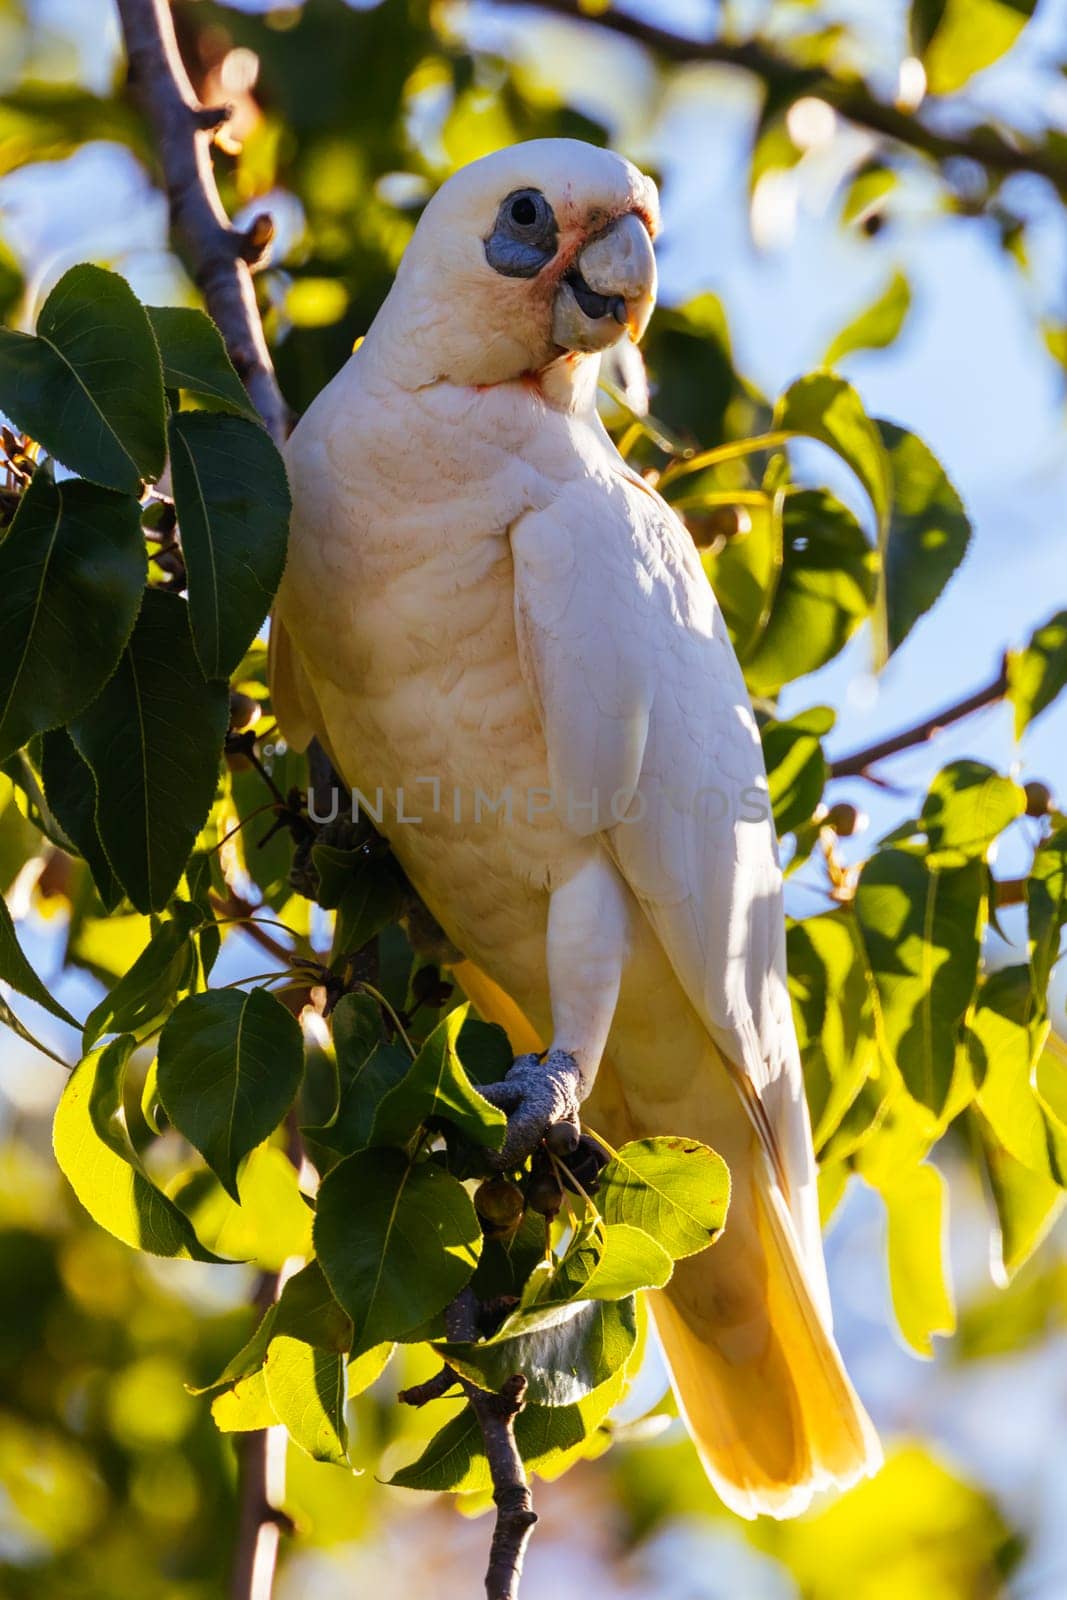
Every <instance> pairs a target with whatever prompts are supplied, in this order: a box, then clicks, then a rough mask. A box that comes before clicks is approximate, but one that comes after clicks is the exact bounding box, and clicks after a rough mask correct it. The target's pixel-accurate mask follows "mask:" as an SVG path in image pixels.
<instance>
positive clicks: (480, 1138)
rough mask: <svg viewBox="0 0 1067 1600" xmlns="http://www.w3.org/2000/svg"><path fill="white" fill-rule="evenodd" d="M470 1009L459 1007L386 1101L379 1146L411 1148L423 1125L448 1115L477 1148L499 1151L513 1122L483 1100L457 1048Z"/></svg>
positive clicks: (377, 1123)
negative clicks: (412, 1138) (411, 1141)
mask: <svg viewBox="0 0 1067 1600" xmlns="http://www.w3.org/2000/svg"><path fill="white" fill-rule="evenodd" d="M469 1009H470V1008H469V1007H468V1006H457V1007H456V1008H455V1010H454V1011H450V1012H449V1014H448V1016H447V1017H445V1018H444V1020H443V1021H442V1022H439V1023H438V1025H437V1027H436V1028H435V1029H434V1030H433V1032H432V1033H431V1034H430V1036H429V1038H428V1039H427V1040H426V1043H425V1044H424V1045H423V1047H422V1049H421V1050H420V1051H419V1053H418V1055H417V1056H416V1057H415V1060H414V1061H413V1062H412V1064H411V1067H410V1069H409V1070H408V1072H407V1073H406V1074H405V1076H404V1077H403V1078H401V1080H400V1082H399V1083H397V1084H396V1085H395V1086H394V1087H393V1088H392V1089H390V1090H389V1091H388V1092H387V1093H386V1094H385V1096H384V1097H383V1099H382V1101H381V1103H380V1105H379V1106H378V1112H377V1115H376V1116H375V1119H374V1131H373V1136H372V1137H373V1140H374V1143H375V1144H405V1143H406V1142H407V1141H408V1139H410V1138H411V1136H412V1134H413V1133H414V1132H415V1131H416V1130H417V1129H418V1127H419V1126H420V1124H423V1123H425V1122H427V1121H429V1120H430V1118H434V1119H436V1118H438V1117H443V1118H444V1119H445V1120H446V1121H448V1122H451V1123H452V1124H453V1126H455V1127H456V1128H458V1129H459V1131H460V1132H461V1133H462V1134H464V1135H465V1136H466V1137H467V1138H468V1139H470V1140H471V1142H472V1143H474V1144H481V1145H487V1146H488V1147H489V1148H490V1149H491V1150H499V1149H500V1147H501V1145H502V1144H503V1143H504V1135H505V1134H506V1133H507V1126H508V1122H507V1118H506V1117H505V1115H504V1113H503V1112H502V1111H500V1110H498V1109H497V1107H496V1106H492V1105H490V1104H489V1101H488V1100H485V1099H483V1098H482V1096H481V1095H480V1094H479V1093H478V1091H477V1089H475V1087H474V1085H473V1084H472V1083H471V1081H470V1079H469V1078H468V1077H467V1074H466V1072H465V1071H464V1070H463V1066H462V1063H461V1062H460V1059H459V1055H458V1053H457V1050H456V1042H457V1040H458V1038H459V1032H460V1029H461V1028H462V1026H463V1024H464V1022H465V1021H466V1018H467V1012H468V1010H469Z"/></svg>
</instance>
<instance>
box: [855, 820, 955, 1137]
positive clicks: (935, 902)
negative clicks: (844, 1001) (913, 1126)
mask: <svg viewBox="0 0 1067 1600" xmlns="http://www.w3.org/2000/svg"><path fill="white" fill-rule="evenodd" d="M985 877H986V868H985V865H984V863H983V862H982V861H977V860H976V861H971V862H970V863H969V864H968V865H967V866H964V867H957V868H954V869H950V870H946V871H943V872H938V871H934V870H932V869H931V868H930V867H928V866H927V864H926V862H925V861H924V860H923V858H922V856H921V855H920V854H918V853H916V852H914V851H911V850H905V849H889V850H880V851H879V852H878V853H877V855H874V856H872V857H871V859H870V861H868V862H867V865H866V866H865V867H864V869H863V871H862V873H861V874H860V880H859V885H858V887H857V890H856V901H855V904H856V917H857V920H858V922H859V925H860V929H861V932H862V934H863V941H864V946H865V948H866V951H867V956H868V960H869V962H870V968H871V971H872V973H873V974H874V982H875V985H876V987H877V990H878V997H879V1001H880V1010H881V1018H882V1024H883V1027H884V1032H885V1039H886V1043H887V1045H888V1047H889V1049H890V1050H891V1052H892V1053H893V1056H894V1058H895V1060H896V1063H897V1065H898V1066H899V1068H900V1071H901V1074H902V1076H903V1078H904V1082H905V1084H906V1085H907V1087H908V1090H909V1092H910V1093H911V1094H912V1095H913V1096H914V1098H915V1099H916V1100H918V1101H919V1102H920V1103H921V1104H922V1105H924V1106H928V1107H929V1108H930V1110H931V1111H933V1112H935V1113H939V1112H941V1111H942V1110H943V1109H944V1106H945V1104H946V1102H947V1100H948V1096H949V1090H950V1087H951V1084H952V1075H953V1068H954V1065H955V1058H956V1044H957V1041H958V1039H959V1034H960V1028H961V1026H962V1023H963V1019H964V1017H965V1016H966V1014H967V1010H968V1008H969V1006H970V1005H971V1002H972V1000H973V998H974V990H975V984H976V982H977V977H978V954H979V945H980V932H981V923H982V916H983V908H984V900H985Z"/></svg>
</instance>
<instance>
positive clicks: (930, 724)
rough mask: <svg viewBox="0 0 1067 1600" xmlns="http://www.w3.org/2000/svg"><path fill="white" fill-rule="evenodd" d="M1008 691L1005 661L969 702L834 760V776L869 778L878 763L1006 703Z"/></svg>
mask: <svg viewBox="0 0 1067 1600" xmlns="http://www.w3.org/2000/svg"><path fill="white" fill-rule="evenodd" d="M1007 692H1008V663H1007V659H1005V660H1004V661H1003V662H1002V663H1001V667H1000V671H999V672H998V673H997V675H996V677H995V678H994V679H993V681H992V683H987V684H986V686H985V688H984V689H976V690H975V692H974V694H969V695H968V696H967V697H966V699H964V700H957V701H956V703H955V704H954V705H951V706H946V707H945V708H944V710H942V711H935V712H934V714H933V716H932V717H927V718H926V719H925V721H923V722H919V723H916V725H915V726H914V727H913V728H905V729H904V731H903V732H902V733H894V734H893V735H891V737H889V738H888V739H880V740H879V741H878V743H877V744H871V745H868V746H867V747H866V748H865V749H863V750H855V751H853V753H852V754H851V755H848V756H842V757H841V759H840V760H839V761H832V762H831V763H830V777H831V778H865V777H867V776H868V773H867V768H868V767H870V766H873V765H874V763H875V762H876V761H884V760H885V758H886V757H887V756H895V755H897V754H899V752H900V751H901V750H912V749H914V748H915V747H916V746H917V745H920V744H925V743H926V741H927V740H928V739H932V738H933V736H934V734H935V733H940V731H941V729H942V728H947V727H949V726H951V724H952V723H953V722H959V721H961V720H962V718H964V717H969V716H970V715H971V713H972V712H974V711H982V710H984V708H985V707H986V706H992V705H996V703H997V701H998V700H1003V698H1004V696H1005V695H1006V694H1007Z"/></svg>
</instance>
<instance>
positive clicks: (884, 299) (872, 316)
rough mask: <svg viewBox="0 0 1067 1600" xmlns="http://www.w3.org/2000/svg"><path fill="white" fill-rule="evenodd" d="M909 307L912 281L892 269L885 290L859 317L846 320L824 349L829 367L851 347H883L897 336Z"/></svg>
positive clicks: (851, 349) (846, 353)
mask: <svg viewBox="0 0 1067 1600" xmlns="http://www.w3.org/2000/svg"><path fill="white" fill-rule="evenodd" d="M910 310H911V285H910V284H909V283H908V280H907V278H906V277H905V276H904V274H903V273H902V272H901V271H899V270H898V271H896V272H894V273H893V276H892V278H891V279H890V281H889V283H888V285H887V287H886V288H885V290H884V291H883V292H882V293H881V294H880V295H879V296H878V298H877V300H875V301H874V302H873V303H872V304H871V305H869V306H868V307H867V308H866V310H864V311H861V312H860V314H859V316H858V317H855V318H853V320H852V321H851V322H849V323H847V324H846V326H845V327H843V328H842V329H841V332H840V333H839V334H838V335H837V336H836V338H834V339H833V340H832V341H831V343H830V347H829V349H828V350H827V352H826V356H825V358H824V359H825V361H826V365H827V366H828V367H832V366H835V365H836V364H837V362H838V361H840V360H841V359H842V357H843V356H847V355H851V353H852V352H853V351H854V350H884V349H885V348H886V346H887V345H891V344H892V343H893V341H894V339H896V338H897V336H898V334H899V333H900V330H901V328H902V327H903V326H904V321H905V318H906V317H907V315H908V312H909V311H910Z"/></svg>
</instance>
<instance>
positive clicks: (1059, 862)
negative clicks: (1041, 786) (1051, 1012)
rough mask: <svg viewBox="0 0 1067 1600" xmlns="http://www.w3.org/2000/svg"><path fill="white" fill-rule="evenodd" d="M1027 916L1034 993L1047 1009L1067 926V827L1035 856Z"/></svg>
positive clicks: (1045, 843)
mask: <svg viewBox="0 0 1067 1600" xmlns="http://www.w3.org/2000/svg"><path fill="white" fill-rule="evenodd" d="M1026 915H1027V925H1028V929H1029V934H1030V969H1031V972H1032V973H1033V987H1034V994H1035V997H1036V999H1037V1002H1038V1004H1039V1005H1040V1006H1042V1007H1043V1006H1044V1004H1045V996H1046V994H1047V992H1048V986H1049V979H1050V978H1051V976H1052V968H1053V966H1054V965H1055V963H1056V961H1057V959H1058V957H1059V953H1060V936H1061V933H1062V931H1063V927H1064V924H1065V923H1067V828H1060V829H1059V830H1058V831H1057V832H1056V833H1054V834H1052V835H1051V836H1050V837H1049V838H1047V839H1044V840H1042V842H1041V844H1040V845H1038V847H1037V850H1036V851H1035V853H1034V861H1033V865H1032V867H1031V868H1030V877H1029V880H1028V882H1027V885H1026Z"/></svg>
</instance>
